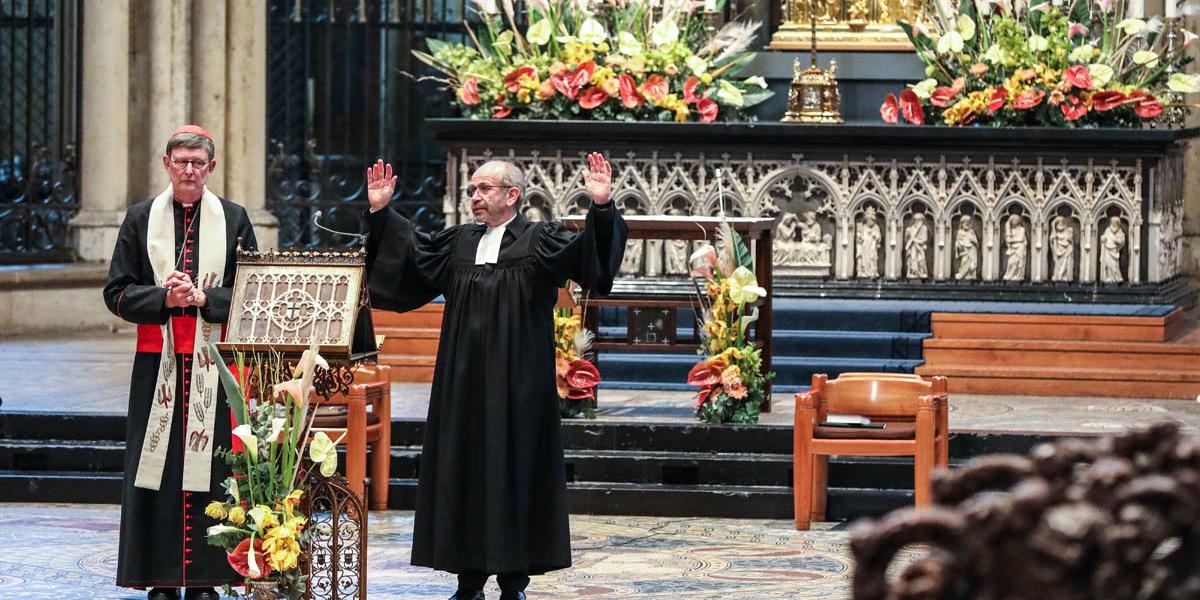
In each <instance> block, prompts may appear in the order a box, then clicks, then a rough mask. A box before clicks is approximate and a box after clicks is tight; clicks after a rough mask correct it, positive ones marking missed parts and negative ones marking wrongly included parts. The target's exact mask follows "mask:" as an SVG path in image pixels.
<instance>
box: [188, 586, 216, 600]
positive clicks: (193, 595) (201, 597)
mask: <svg viewBox="0 0 1200 600" xmlns="http://www.w3.org/2000/svg"><path fill="white" fill-rule="evenodd" d="M183 598H184V600H221V595H220V594H218V593H217V591H216V590H214V589H212V588H210V587H206V588H188V589H187V591H186V592H184V594H183Z"/></svg>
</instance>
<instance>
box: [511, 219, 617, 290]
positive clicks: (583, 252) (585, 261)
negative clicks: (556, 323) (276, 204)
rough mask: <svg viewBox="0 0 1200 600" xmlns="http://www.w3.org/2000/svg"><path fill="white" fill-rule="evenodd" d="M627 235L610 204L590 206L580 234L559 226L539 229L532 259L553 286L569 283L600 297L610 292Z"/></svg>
mask: <svg viewBox="0 0 1200 600" xmlns="http://www.w3.org/2000/svg"><path fill="white" fill-rule="evenodd" d="M628 235H629V226H627V225H626V224H625V219H623V218H621V212H620V211H618V210H617V209H616V208H615V207H614V206H613V203H612V202H609V203H607V204H604V205H600V206H597V205H593V206H592V207H591V209H590V210H588V214H587V220H586V224H585V225H584V228H583V231H581V232H579V233H572V232H570V231H568V230H567V229H566V227H564V226H563V225H562V223H549V224H546V225H544V226H542V231H541V233H540V236H539V238H538V241H537V245H536V246H535V248H534V257H535V259H536V260H537V261H538V263H539V264H540V265H541V266H542V268H543V269H544V270H545V272H546V274H547V275H548V276H549V277H550V279H551V280H552V281H553V282H554V284H555V285H559V286H561V285H563V284H564V283H565V282H566V280H568V279H570V280H572V281H574V282H575V283H578V284H579V285H581V286H583V287H585V288H587V289H589V290H591V291H592V293H595V294H599V295H601V296H603V295H605V294H607V293H608V292H609V291H611V290H612V284H613V278H614V277H616V274H617V271H618V270H619V269H620V268H621V261H622V260H623V259H624V258H625V239H626V237H628Z"/></svg>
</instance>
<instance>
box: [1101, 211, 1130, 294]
mask: <svg viewBox="0 0 1200 600" xmlns="http://www.w3.org/2000/svg"><path fill="white" fill-rule="evenodd" d="M1124 248H1125V230H1124V229H1122V228H1121V217H1109V219H1108V229H1105V230H1104V233H1102V234H1100V281H1101V282H1103V283H1121V282H1122V281H1125V277H1124V276H1123V275H1122V274H1121V250H1122V249H1124Z"/></svg>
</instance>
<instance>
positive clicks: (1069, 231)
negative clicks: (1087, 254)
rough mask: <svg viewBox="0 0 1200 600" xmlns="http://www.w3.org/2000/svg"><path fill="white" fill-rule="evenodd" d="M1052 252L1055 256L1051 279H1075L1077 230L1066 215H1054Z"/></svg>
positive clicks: (1051, 231) (1051, 236)
mask: <svg viewBox="0 0 1200 600" xmlns="http://www.w3.org/2000/svg"><path fill="white" fill-rule="evenodd" d="M1050 254H1051V255H1052V256H1053V257H1054V272H1053V273H1051V274H1050V280H1051V281H1074V280H1075V230H1074V229H1073V228H1072V227H1071V220H1070V219H1069V218H1067V217H1066V216H1065V215H1058V216H1057V217H1054V220H1053V221H1051V225H1050Z"/></svg>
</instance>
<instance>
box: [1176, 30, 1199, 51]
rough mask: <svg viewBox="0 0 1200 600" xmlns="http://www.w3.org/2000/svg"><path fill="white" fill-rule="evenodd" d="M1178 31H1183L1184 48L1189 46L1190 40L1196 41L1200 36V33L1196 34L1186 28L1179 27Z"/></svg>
mask: <svg viewBox="0 0 1200 600" xmlns="http://www.w3.org/2000/svg"><path fill="white" fill-rule="evenodd" d="M1179 31H1181V32H1183V47H1184V48H1187V47H1188V46H1191V45H1192V42H1194V41H1196V39H1197V38H1200V35H1196V34H1194V33H1192V32H1190V31H1188V30H1186V29H1180V30H1179Z"/></svg>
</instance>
